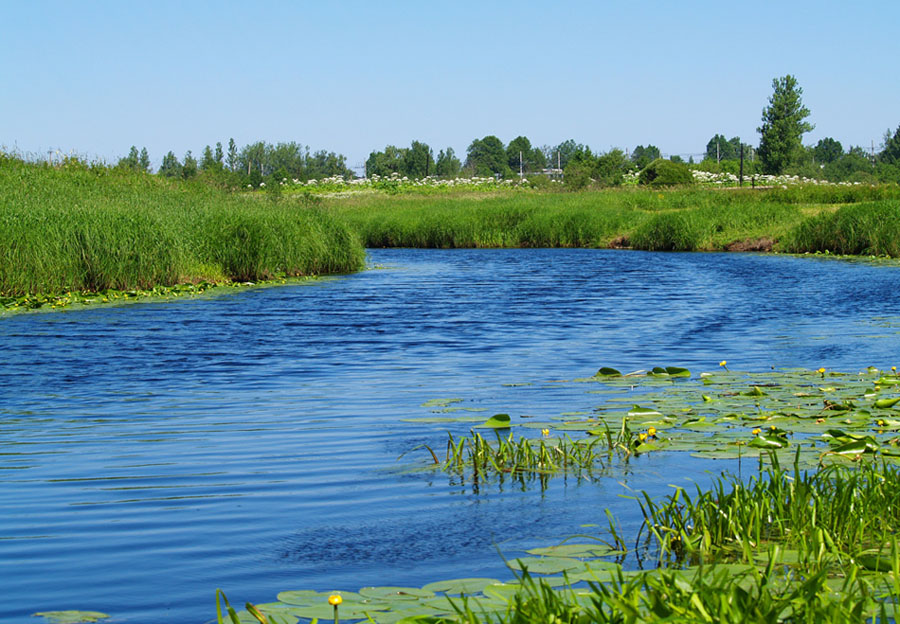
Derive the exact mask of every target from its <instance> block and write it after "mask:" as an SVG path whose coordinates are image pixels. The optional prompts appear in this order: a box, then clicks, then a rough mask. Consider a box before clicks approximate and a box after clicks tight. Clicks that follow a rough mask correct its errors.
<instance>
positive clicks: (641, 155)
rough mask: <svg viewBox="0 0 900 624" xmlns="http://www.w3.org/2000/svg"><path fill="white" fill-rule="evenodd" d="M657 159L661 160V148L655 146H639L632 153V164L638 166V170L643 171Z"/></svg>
mask: <svg viewBox="0 0 900 624" xmlns="http://www.w3.org/2000/svg"><path fill="white" fill-rule="evenodd" d="M657 158H659V148H658V147H656V146H655V145H648V146H647V147H644V146H643V145H638V146H637V147H636V148H634V151H633V152H631V162H633V163H634V164H635V165H637V167H638V169H643V168H644V167H646V166H647V165H649V164H650V163H651V162H652V161H654V160H656V159H657Z"/></svg>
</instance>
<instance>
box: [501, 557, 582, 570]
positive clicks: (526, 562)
mask: <svg viewBox="0 0 900 624" xmlns="http://www.w3.org/2000/svg"><path fill="white" fill-rule="evenodd" d="M506 565H507V566H508V567H509V568H511V569H513V570H526V569H527V570H528V572H529V573H530V574H559V573H560V572H565V571H567V570H576V569H584V562H583V561H579V560H578V559H571V558H569V557H520V558H518V559H515V560H513V561H508V562H507V563H506Z"/></svg>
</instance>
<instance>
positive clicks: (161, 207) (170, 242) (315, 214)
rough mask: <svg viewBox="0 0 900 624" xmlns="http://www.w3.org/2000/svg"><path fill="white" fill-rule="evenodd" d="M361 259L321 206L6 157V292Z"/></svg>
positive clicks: (1, 254) (1, 204) (349, 263)
mask: <svg viewBox="0 0 900 624" xmlns="http://www.w3.org/2000/svg"><path fill="white" fill-rule="evenodd" d="M364 261H365V252H364V250H363V248H362V247H361V245H360V243H359V241H358V239H357V238H356V236H355V235H354V234H353V233H352V232H351V231H350V230H349V229H348V228H347V226H346V225H345V224H343V223H341V222H339V221H338V220H336V219H334V218H333V217H331V216H330V215H327V214H325V213H324V212H322V211H321V210H319V209H317V208H309V207H298V206H296V205H289V204H286V203H284V204H283V203H281V202H268V201H265V200H263V201H260V200H259V198H258V197H249V196H245V195H235V194H229V193H226V192H224V191H220V190H218V189H215V188H211V187H209V186H206V185H202V184H187V183H176V184H171V183H169V182H166V181H165V180H162V179H160V178H157V177H155V176H146V175H135V174H126V173H119V172H116V171H111V170H108V169H99V170H97V169H91V168H88V167H85V166H83V165H81V164H80V163H77V162H76V163H74V164H73V165H71V166H68V167H65V166H64V167H60V168H53V167H48V166H42V165H34V164H28V163H23V162H21V161H18V160H15V159H12V158H6V157H2V156H0V294H3V295H6V296H17V295H28V294H36V293H43V294H54V293H64V292H68V291H91V292H100V291H104V290H107V289H116V290H130V289H147V288H152V287H154V286H158V285H172V284H177V283H184V282H201V281H211V282H221V281H256V280H262V279H269V278H272V277H276V276H299V275H320V274H325V273H341V272H350V271H356V270H359V269H361V268H362V267H363V265H364Z"/></svg>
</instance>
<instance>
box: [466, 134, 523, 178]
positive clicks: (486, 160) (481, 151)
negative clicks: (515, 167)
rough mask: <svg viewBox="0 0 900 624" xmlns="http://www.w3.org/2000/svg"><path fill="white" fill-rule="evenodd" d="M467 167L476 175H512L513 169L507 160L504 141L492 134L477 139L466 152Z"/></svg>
mask: <svg viewBox="0 0 900 624" xmlns="http://www.w3.org/2000/svg"><path fill="white" fill-rule="evenodd" d="M466 167H467V168H469V169H470V170H471V171H472V172H473V173H474V174H475V175H480V176H491V175H499V176H501V177H510V176H511V175H512V170H511V169H510V168H509V165H508V164H507V162H506V149H505V148H504V147H503V141H501V140H500V139H498V138H497V137H495V136H494V135H492V134H489V135H488V136H486V137H484V138H483V139H475V140H474V141H472V143H471V144H470V145H469V149H468V150H467V152H466Z"/></svg>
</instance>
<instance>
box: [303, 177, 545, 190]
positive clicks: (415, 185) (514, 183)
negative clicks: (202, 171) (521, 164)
mask: <svg viewBox="0 0 900 624" xmlns="http://www.w3.org/2000/svg"><path fill="white" fill-rule="evenodd" d="M527 185H528V180H527V179H526V178H521V179H519V178H516V179H512V180H497V179H495V178H491V177H478V176H473V177H471V178H450V179H440V178H437V177H435V176H428V177H425V178H412V179H411V178H408V177H407V176H400V175H399V174H397V173H394V174H391V175H390V176H379V175H373V176H371V177H368V178H352V179H345V178H343V177H341V176H332V177H330V178H322V179H321V180H307V181H306V182H303V181H301V180H297V179H293V180H290V181H289V182H288V183H286V184H285V188H289V189H290V188H293V189H298V190H303V191H306V192H319V193H332V192H342V191H348V190H354V189H358V190H363V189H374V190H383V191H388V192H401V191H409V190H422V191H429V190H479V189H480V190H492V189H501V188H519V187H522V186H527Z"/></svg>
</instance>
